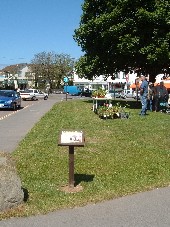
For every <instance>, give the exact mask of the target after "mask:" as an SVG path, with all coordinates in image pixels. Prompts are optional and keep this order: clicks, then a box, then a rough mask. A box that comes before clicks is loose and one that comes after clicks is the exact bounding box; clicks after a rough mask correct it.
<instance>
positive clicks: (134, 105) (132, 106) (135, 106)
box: [83, 99, 141, 109]
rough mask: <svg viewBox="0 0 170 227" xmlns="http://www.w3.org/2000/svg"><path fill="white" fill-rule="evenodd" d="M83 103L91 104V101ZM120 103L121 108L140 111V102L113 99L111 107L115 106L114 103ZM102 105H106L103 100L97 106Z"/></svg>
mask: <svg viewBox="0 0 170 227" xmlns="http://www.w3.org/2000/svg"><path fill="white" fill-rule="evenodd" d="M83 102H86V103H92V104H93V100H92V99H88V100H84V101H83ZM118 102H119V103H120V104H121V105H122V106H126V105H128V107H129V108H130V109H141V102H140V100H138V101H137V100H128V99H115V100H112V105H115V104H116V103H118ZM104 103H106V101H105V100H100V101H99V100H98V104H99V105H103V104H104Z"/></svg>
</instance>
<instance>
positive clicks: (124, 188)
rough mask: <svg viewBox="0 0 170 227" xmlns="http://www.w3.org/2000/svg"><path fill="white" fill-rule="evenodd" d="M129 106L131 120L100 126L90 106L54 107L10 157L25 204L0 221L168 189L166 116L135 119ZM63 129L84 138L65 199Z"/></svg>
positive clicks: (169, 146) (168, 127) (169, 118)
mask: <svg viewBox="0 0 170 227" xmlns="http://www.w3.org/2000/svg"><path fill="white" fill-rule="evenodd" d="M134 104H135V102H132V103H131V108H130V113H131V115H130V118H129V119H127V120H126V119H124V120H121V119H114V120H102V119H100V118H99V117H98V116H97V115H96V114H95V113H94V112H93V111H92V110H91V108H92V102H91V101H90V100H89V101H88V100H78V101H74V100H70V101H67V102H66V101H65V102H61V103H59V104H56V105H55V106H54V107H53V108H52V109H51V111H50V112H48V113H47V114H46V115H45V116H44V117H43V118H42V119H41V120H40V121H39V122H38V123H37V124H36V125H35V127H34V128H33V129H32V130H31V131H30V133H29V134H28V135H27V136H26V137H25V139H24V140H23V141H22V142H21V143H20V144H19V146H18V148H17V149H16V151H15V152H14V153H13V154H12V155H13V157H14V158H15V160H16V164H17V169H18V173H19V175H20V177H21V180H22V185H23V187H24V188H25V189H27V190H28V192H29V199H28V201H27V202H26V203H24V204H23V205H21V206H19V207H18V208H17V209H14V210H11V211H8V212H5V213H1V214H0V218H1V219H2V218H8V217H11V216H28V215H34V214H39V213H46V212H49V211H54V210H57V209H63V208H68V207H75V206H83V205H85V204H87V203H97V202H99V201H103V200H109V199H113V198H117V197H121V196H125V195H128V194H133V193H137V192H141V191H146V190H151V189H153V188H157V187H164V186H168V185H170V115H168V114H161V113H155V112H149V115H148V116H146V117H140V116H139V115H138V113H139V109H137V108H134ZM61 129H70V130H72V129H73V130H77V129H81V130H84V132H85V138H86V145H85V147H79V148H75V184H76V185H77V184H80V185H81V186H82V187H83V190H82V191H81V192H78V193H66V192H63V191H62V190H61V187H62V186H65V185H67V184H68V147H60V146H58V138H59V132H60V130H61Z"/></svg>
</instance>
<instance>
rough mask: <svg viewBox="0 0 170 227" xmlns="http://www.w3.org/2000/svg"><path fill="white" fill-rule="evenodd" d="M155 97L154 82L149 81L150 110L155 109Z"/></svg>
mask: <svg viewBox="0 0 170 227" xmlns="http://www.w3.org/2000/svg"><path fill="white" fill-rule="evenodd" d="M153 97H154V84H152V83H149V86H148V104H147V106H148V108H147V109H148V110H150V111H153V106H154V103H153Z"/></svg>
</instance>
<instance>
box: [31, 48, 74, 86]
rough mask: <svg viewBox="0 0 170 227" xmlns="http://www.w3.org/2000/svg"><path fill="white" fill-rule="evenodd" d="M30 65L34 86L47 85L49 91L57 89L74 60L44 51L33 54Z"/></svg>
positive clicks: (70, 69) (66, 55)
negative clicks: (33, 76) (33, 75)
mask: <svg viewBox="0 0 170 227" xmlns="http://www.w3.org/2000/svg"><path fill="white" fill-rule="evenodd" d="M31 63H32V64H31V69H32V71H33V72H34V73H35V84H37V83H38V84H41V83H44V84H45V83H49V85H50V88H51V89H52V88H54V87H58V86H59V85H60V83H61V81H62V80H63V78H64V77H65V76H67V75H68V74H70V72H72V71H73V67H74V59H73V58H71V57H70V55H68V54H56V53H55V52H45V51H44V52H41V53H38V54H35V56H34V58H33V59H32V61H31Z"/></svg>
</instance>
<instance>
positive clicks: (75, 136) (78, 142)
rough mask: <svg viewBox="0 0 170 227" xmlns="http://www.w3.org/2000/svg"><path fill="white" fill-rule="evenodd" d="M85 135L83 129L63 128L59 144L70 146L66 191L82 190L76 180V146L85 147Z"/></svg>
mask: <svg viewBox="0 0 170 227" xmlns="http://www.w3.org/2000/svg"><path fill="white" fill-rule="evenodd" d="M84 143H85V137H84V132H83V131H73V130H72V131H70V130H62V131H61V132H60V136H59V142H58V146H68V147H69V182H68V185H67V186H66V187H64V190H65V191H66V192H78V191H81V190H82V187H81V186H80V185H77V186H75V182H74V147H84Z"/></svg>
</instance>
